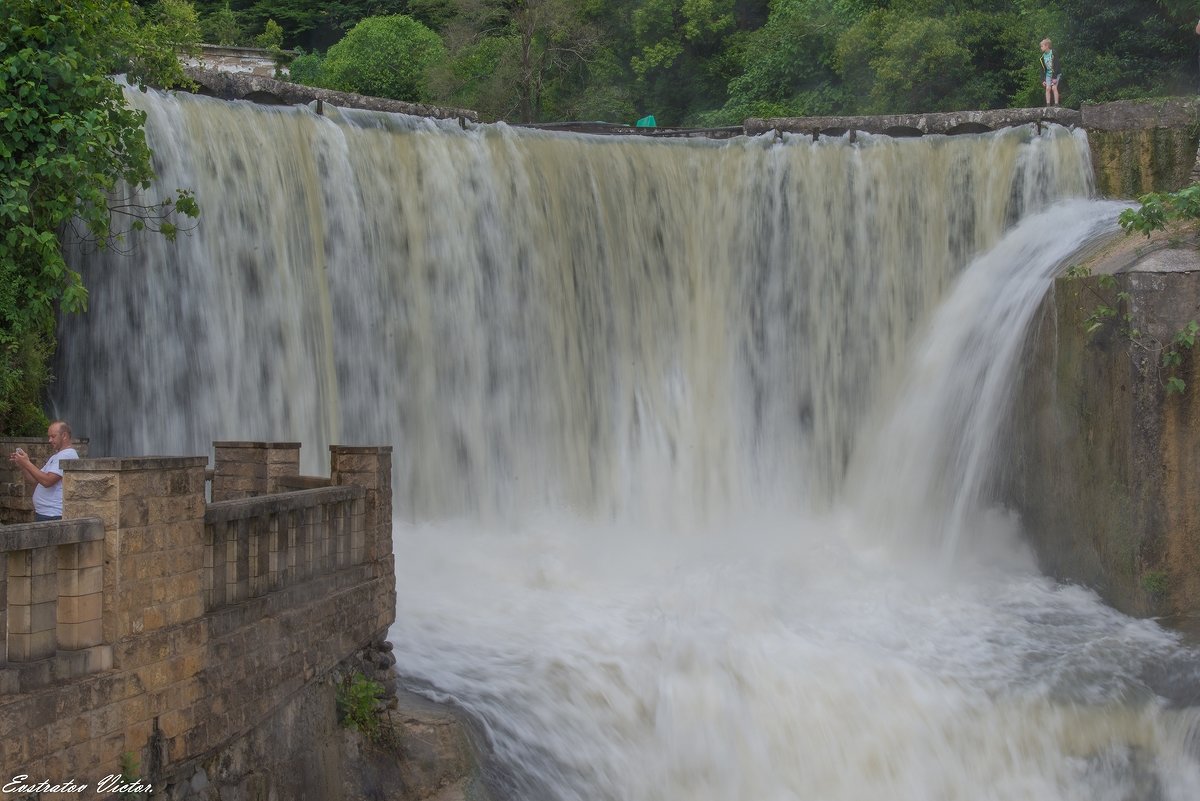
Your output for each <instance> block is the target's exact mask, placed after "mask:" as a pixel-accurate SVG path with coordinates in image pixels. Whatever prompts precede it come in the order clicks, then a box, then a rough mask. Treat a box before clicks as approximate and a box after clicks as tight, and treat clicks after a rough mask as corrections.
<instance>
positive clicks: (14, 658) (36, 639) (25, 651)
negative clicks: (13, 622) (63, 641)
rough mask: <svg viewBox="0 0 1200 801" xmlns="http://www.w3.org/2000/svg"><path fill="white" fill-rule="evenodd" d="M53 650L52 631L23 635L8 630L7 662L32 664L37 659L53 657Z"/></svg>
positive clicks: (53, 636) (53, 638)
mask: <svg viewBox="0 0 1200 801" xmlns="http://www.w3.org/2000/svg"><path fill="white" fill-rule="evenodd" d="M55 650H56V642H55V632H54V631H39V632H36V633H30V634H24V633H18V632H14V631H13V630H12V629H11V628H10V629H9V632H8V661H10V662H33V661H35V660H38V659H45V658H46V657H49V656H54V652H55Z"/></svg>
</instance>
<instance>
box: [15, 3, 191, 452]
mask: <svg viewBox="0 0 1200 801" xmlns="http://www.w3.org/2000/svg"><path fill="white" fill-rule="evenodd" d="M194 22H195V12H194V11H191V10H190V6H188V5H187V4H186V3H182V2H180V0H167V1H166V2H160V3H156V4H155V5H154V6H152V7H151V8H150V10H149V11H148V12H145V13H139V12H138V10H137V9H135V8H134V7H133V6H132V5H130V3H129V2H127V0H79V2H73V3H69V4H62V3H59V2H57V0H9V2H6V3H5V4H3V5H0V30H3V32H4V33H3V36H0V174H2V175H3V180H0V287H2V289H0V431H3V432H4V433H8V434H30V433H40V432H39V431H37V427H39V426H40V425H41V424H42V423H41V419H40V416H39V415H38V414H36V413H33V412H32V410H31V408H30V407H31V405H32V404H33V402H34V401H33V400H32V397H31V396H32V395H36V396H38V397H40V394H41V391H42V386H43V384H42V382H43V381H44V380H45V379H46V378H47V377H48V371H47V368H46V366H45V365H46V359H47V358H48V357H49V354H50V353H51V352H52V350H53V332H54V317H55V313H56V310H57V309H58V307H60V306H61V308H62V309H63V310H65V311H68V312H72V311H82V310H83V309H85V308H86V307H87V291H86V289H85V288H84V286H83V282H82V281H81V280H80V276H79V275H78V273H76V272H74V271H73V270H71V269H70V268H68V267H67V264H66V261H65V260H64V258H63V254H62V252H61V250H60V246H59V238H58V235H59V232H60V231H61V230H62V229H63V228H65V227H68V226H69V227H71V228H72V229H74V230H75V232H76V233H77V234H79V235H80V236H81V237H83V238H85V239H87V240H90V241H91V242H93V243H94V244H95V245H96V246H99V247H107V246H109V245H111V244H113V243H114V242H116V241H117V240H119V239H120V237H121V236H122V235H123V232H124V231H125V230H128V229H131V228H149V229H151V230H159V231H162V232H163V233H164V234H166V235H168V236H174V234H175V232H176V228H175V223H174V222H173V221H172V220H173V214H174V212H181V213H184V214H191V215H192V216H194V215H195V213H196V211H197V210H196V208H195V204H194V201H193V200H192V198H191V196H190V195H188V194H187V193H185V192H180V193H177V195H176V197H174V198H165V199H163V200H161V202H159V201H156V200H145V199H143V198H141V197H140V195H138V194H137V190H138V189H139V188H144V187H146V186H148V184H149V180H150V178H151V170H150V151H149V149H148V148H147V147H146V141H145V137H144V135H143V132H142V124H143V121H144V114H143V113H142V112H139V111H134V110H132V109H130V108H129V107H128V106H127V105H126V104H125V100H124V94H123V92H122V89H121V87H120V86H118V85H117V84H116V83H114V82H113V81H112V80H110V79H109V78H108V77H107V75H106V74H107V73H108V72H116V71H127V72H128V74H129V77H130V79H131V80H132V81H135V82H138V83H140V84H142V85H145V83H147V82H150V81H154V82H156V83H160V84H163V83H165V84H170V83H179V82H182V81H184V80H186V79H185V78H184V76H183V73H182V71H181V68H180V66H179V62H178V60H177V59H176V58H175V55H174V53H175V50H174V48H175V46H176V45H178V44H180V43H181V38H182V37H184V36H187V35H189V34H190V33H191V32H194V30H195V28H194ZM164 53H165V54H164ZM118 186H124V187H128V188H129V196H128V197H124V198H118V199H114V195H113V194H112V193H113V192H114V191H115V190H116V189H117V187H118ZM31 428H33V430H30V429H31Z"/></svg>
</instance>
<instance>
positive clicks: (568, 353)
mask: <svg viewBox="0 0 1200 801" xmlns="http://www.w3.org/2000/svg"><path fill="white" fill-rule="evenodd" d="M130 98H131V100H132V101H133V102H135V103H137V104H138V105H139V106H141V107H142V108H143V109H144V110H145V111H146V112H147V114H148V115H149V119H148V123H147V128H148V138H149V141H150V144H151V147H152V148H153V149H154V152H155V169H156V170H157V172H158V174H159V175H160V179H159V182H158V187H161V189H162V190H163V191H165V192H167V193H170V192H172V191H173V190H174V189H175V188H176V187H190V188H192V189H193V190H194V191H195V193H196V197H197V199H198V201H199V202H200V204H201V206H202V209H203V213H202V216H201V218H200V219H199V223H198V226H197V227H196V229H195V231H193V232H192V233H191V234H190V235H181V236H180V238H179V240H178V241H177V242H176V243H174V244H172V243H167V242H165V241H162V240H161V239H159V238H154V237H149V236H147V237H139V238H137V239H136V241H132V242H131V243H130V244H131V246H132V249H133V255H132V257H130V256H125V255H122V254H120V253H100V254H89V255H86V256H84V255H80V256H74V257H73V258H72V263H73V264H74V265H76V266H78V267H79V268H80V269H81V270H82V272H83V273H84V275H85V278H86V281H87V285H88V286H89V288H90V290H91V312H90V313H89V314H88V315H87V316H84V317H74V318H67V319H66V320H65V321H64V326H63V330H62V332H61V333H62V341H63V343H64V347H63V354H62V358H61V361H60V364H59V367H58V375H59V378H60V380H59V382H58V385H57V386H58V389H57V390H56V397H55V402H56V404H57V406H58V407H59V408H60V410H61V413H62V414H63V415H64V416H66V417H68V418H70V419H71V420H72V422H73V424H74V425H75V426H76V427H77V428H78V429H79V430H80V431H86V432H88V433H89V435H90V436H91V437H92V447H93V451H94V452H95V453H111V454H127V453H147V452H155V453H203V452H206V451H207V448H208V447H209V443H210V442H211V441H212V440H220V439H232V440H246V439H276V440H290V441H300V442H302V443H303V446H304V450H303V451H302V455H303V456H304V457H305V467H306V468H307V469H309V470H310V471H321V470H323V469H324V466H325V458H326V457H325V453H326V449H327V446H328V445H329V444H330V443H338V444H370V443H380V442H388V443H391V444H393V445H394V446H395V458H396V464H395V468H394V469H395V475H396V483H397V499H396V508H397V509H399V510H401V511H402V514H405V515H406V516H410V517H411V518H413V519H416V520H421V519H427V518H437V517H443V516H446V515H457V514H464V513H466V514H479V513H483V514H500V515H509V514H511V513H513V512H514V511H517V512H519V511H520V510H526V509H530V508H544V507H557V506H569V507H571V508H577V509H581V510H593V511H600V512H603V513H617V514H624V513H630V514H631V515H632V516H634V517H637V518H641V517H643V516H644V515H645V514H647V513H655V514H663V515H666V516H668V517H686V516H689V515H693V514H701V515H705V514H710V513H714V512H717V511H719V510H720V509H722V508H725V507H726V506H728V505H730V504H733V505H737V504H740V503H745V502H747V501H750V500H754V499H758V498H773V497H778V496H784V497H793V496H797V495H800V496H803V497H805V498H808V499H809V501H810V502H812V503H824V502H826V501H827V500H828V498H829V497H830V496H831V494H832V493H833V492H835V491H836V489H837V487H838V485H839V484H840V481H841V478H842V476H843V475H844V471H845V468H846V464H847V462H848V460H849V455H850V452H851V449H852V447H853V444H854V439H855V436H856V432H857V431H858V429H859V428H860V426H861V425H862V423H863V420H864V419H865V416H866V414H867V411H868V409H870V408H871V406H872V404H873V402H874V400H875V398H876V395H877V393H878V390H879V387H880V386H882V385H883V382H882V379H884V378H887V377H889V376H890V374H891V373H892V372H893V371H894V370H896V369H897V364H898V361H899V360H900V358H901V356H902V354H903V352H904V348H905V347H906V345H907V342H908V340H909V338H910V337H911V335H912V332H913V331H914V330H915V328H916V326H918V325H919V324H921V323H922V322H923V321H924V320H925V319H926V318H927V316H928V315H929V313H930V310H931V309H932V308H933V305H934V304H935V303H936V301H937V299H938V298H940V297H941V296H942V294H943V293H944V291H945V288H946V287H947V285H948V284H949V282H950V281H951V280H952V279H953V278H954V276H955V275H956V274H957V272H958V271H959V270H960V269H961V268H962V267H963V265H964V264H965V263H966V262H967V260H968V259H969V258H970V257H971V256H972V255H974V254H976V253H979V252H982V251H983V250H985V249H986V248H988V247H990V246H991V245H992V244H994V243H995V242H996V241H997V239H998V238H999V235H1000V233H1001V231H1003V230H1004V229H1005V227H1006V226H1008V225H1010V224H1011V223H1012V222H1013V221H1015V220H1017V219H1020V218H1021V217H1023V216H1025V215H1026V214H1028V213H1029V212H1031V211H1033V210H1036V209H1039V208H1042V207H1045V206H1046V205H1048V204H1049V203H1051V202H1052V201H1054V200H1056V199H1059V198H1063V197H1077V196H1081V195H1084V194H1086V193H1087V191H1088V181H1089V177H1088V176H1089V175H1090V171H1089V169H1088V167H1087V153H1086V148H1085V146H1084V145H1083V144H1082V141H1081V139H1080V136H1081V135H1080V134H1073V133H1070V132H1068V131H1066V130H1064V129H1061V128H1051V129H1049V132H1048V133H1046V134H1044V135H1042V136H1038V135H1037V134H1036V133H1034V132H1033V131H1032V130H1031V129H1029V128H1024V129H1014V130H1009V131H1005V132H1003V133H998V134H995V135H992V136H987V137H952V138H946V137H930V138H928V139H922V140H919V141H903V140H893V139H889V138H876V139H869V140H866V141H862V142H860V143H859V144H858V145H857V146H852V145H850V144H848V143H847V142H846V141H845V140H841V139H837V140H821V141H818V142H812V141H810V140H809V139H807V138H785V139H784V140H783V141H780V142H775V141H773V140H771V139H769V138H758V139H740V140H734V141H731V142H724V143H714V142H708V141H699V142H678V141H673V142H668V141H662V140H641V139H632V140H631V139H628V138H622V139H610V138H599V137H586V136H564V135H561V134H544V133H533V132H528V131H519V130H513V129H509V128H505V127H503V126H494V127H481V128H477V129H475V130H471V131H462V130H460V129H459V128H458V127H457V126H456V125H454V124H453V123H433V122H429V121H415V120H407V119H404V118H399V117H388V116H386V115H380V114H374V113H367V112H343V113H342V114H341V115H339V116H337V117H325V116H318V115H316V114H315V113H313V112H311V111H308V110H306V109H303V108H288V109H281V108H270V107H261V106H255V105H251V104H246V103H218V102H215V101H212V100H208V99H205V98H194V97H191V96H187V95H178V96H168V95H162V94H157V93H150V94H147V95H142V94H141V93H137V92H133V93H131V94H130ZM154 191H158V190H157V189H156V190H154ZM84 387H86V390H82V389H81V388H84ZM698 505H699V506H705V507H707V508H704V509H698Z"/></svg>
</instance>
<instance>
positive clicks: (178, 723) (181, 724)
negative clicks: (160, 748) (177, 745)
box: [158, 708, 192, 738]
mask: <svg viewBox="0 0 1200 801" xmlns="http://www.w3.org/2000/svg"><path fill="white" fill-rule="evenodd" d="M158 727H159V729H160V730H161V731H162V733H163V735H164V736H166V737H168V738H174V737H178V736H180V735H182V734H183V733H184V732H185V731H187V730H188V729H190V728H191V727H192V710H191V709H190V708H187V709H172V710H169V711H167V712H166V713H165V714H163V715H161V716H160V717H159V719H158Z"/></svg>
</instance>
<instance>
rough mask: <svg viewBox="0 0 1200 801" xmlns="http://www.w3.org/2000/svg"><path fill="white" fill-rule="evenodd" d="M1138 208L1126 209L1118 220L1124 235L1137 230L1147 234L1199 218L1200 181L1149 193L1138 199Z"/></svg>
mask: <svg viewBox="0 0 1200 801" xmlns="http://www.w3.org/2000/svg"><path fill="white" fill-rule="evenodd" d="M1138 203H1139V204H1140V206H1139V208H1136V209H1125V211H1123V212H1121V216H1120V218H1119V219H1118V222H1119V223H1120V224H1121V228H1123V229H1124V230H1125V233H1126V234H1132V233H1134V232H1137V233H1139V234H1143V235H1145V236H1147V237H1149V236H1150V234H1152V233H1153V232H1155V231H1158V230H1161V229H1163V228H1166V227H1167V225H1168V224H1169V223H1172V222H1175V221H1177V220H1179V221H1193V222H1194V221H1196V220H1200V184H1192V185H1191V186H1188V187H1185V188H1183V189H1180V190H1179V191H1178V192H1152V193H1150V194H1148V195H1143V196H1142V197H1140V198H1138Z"/></svg>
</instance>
